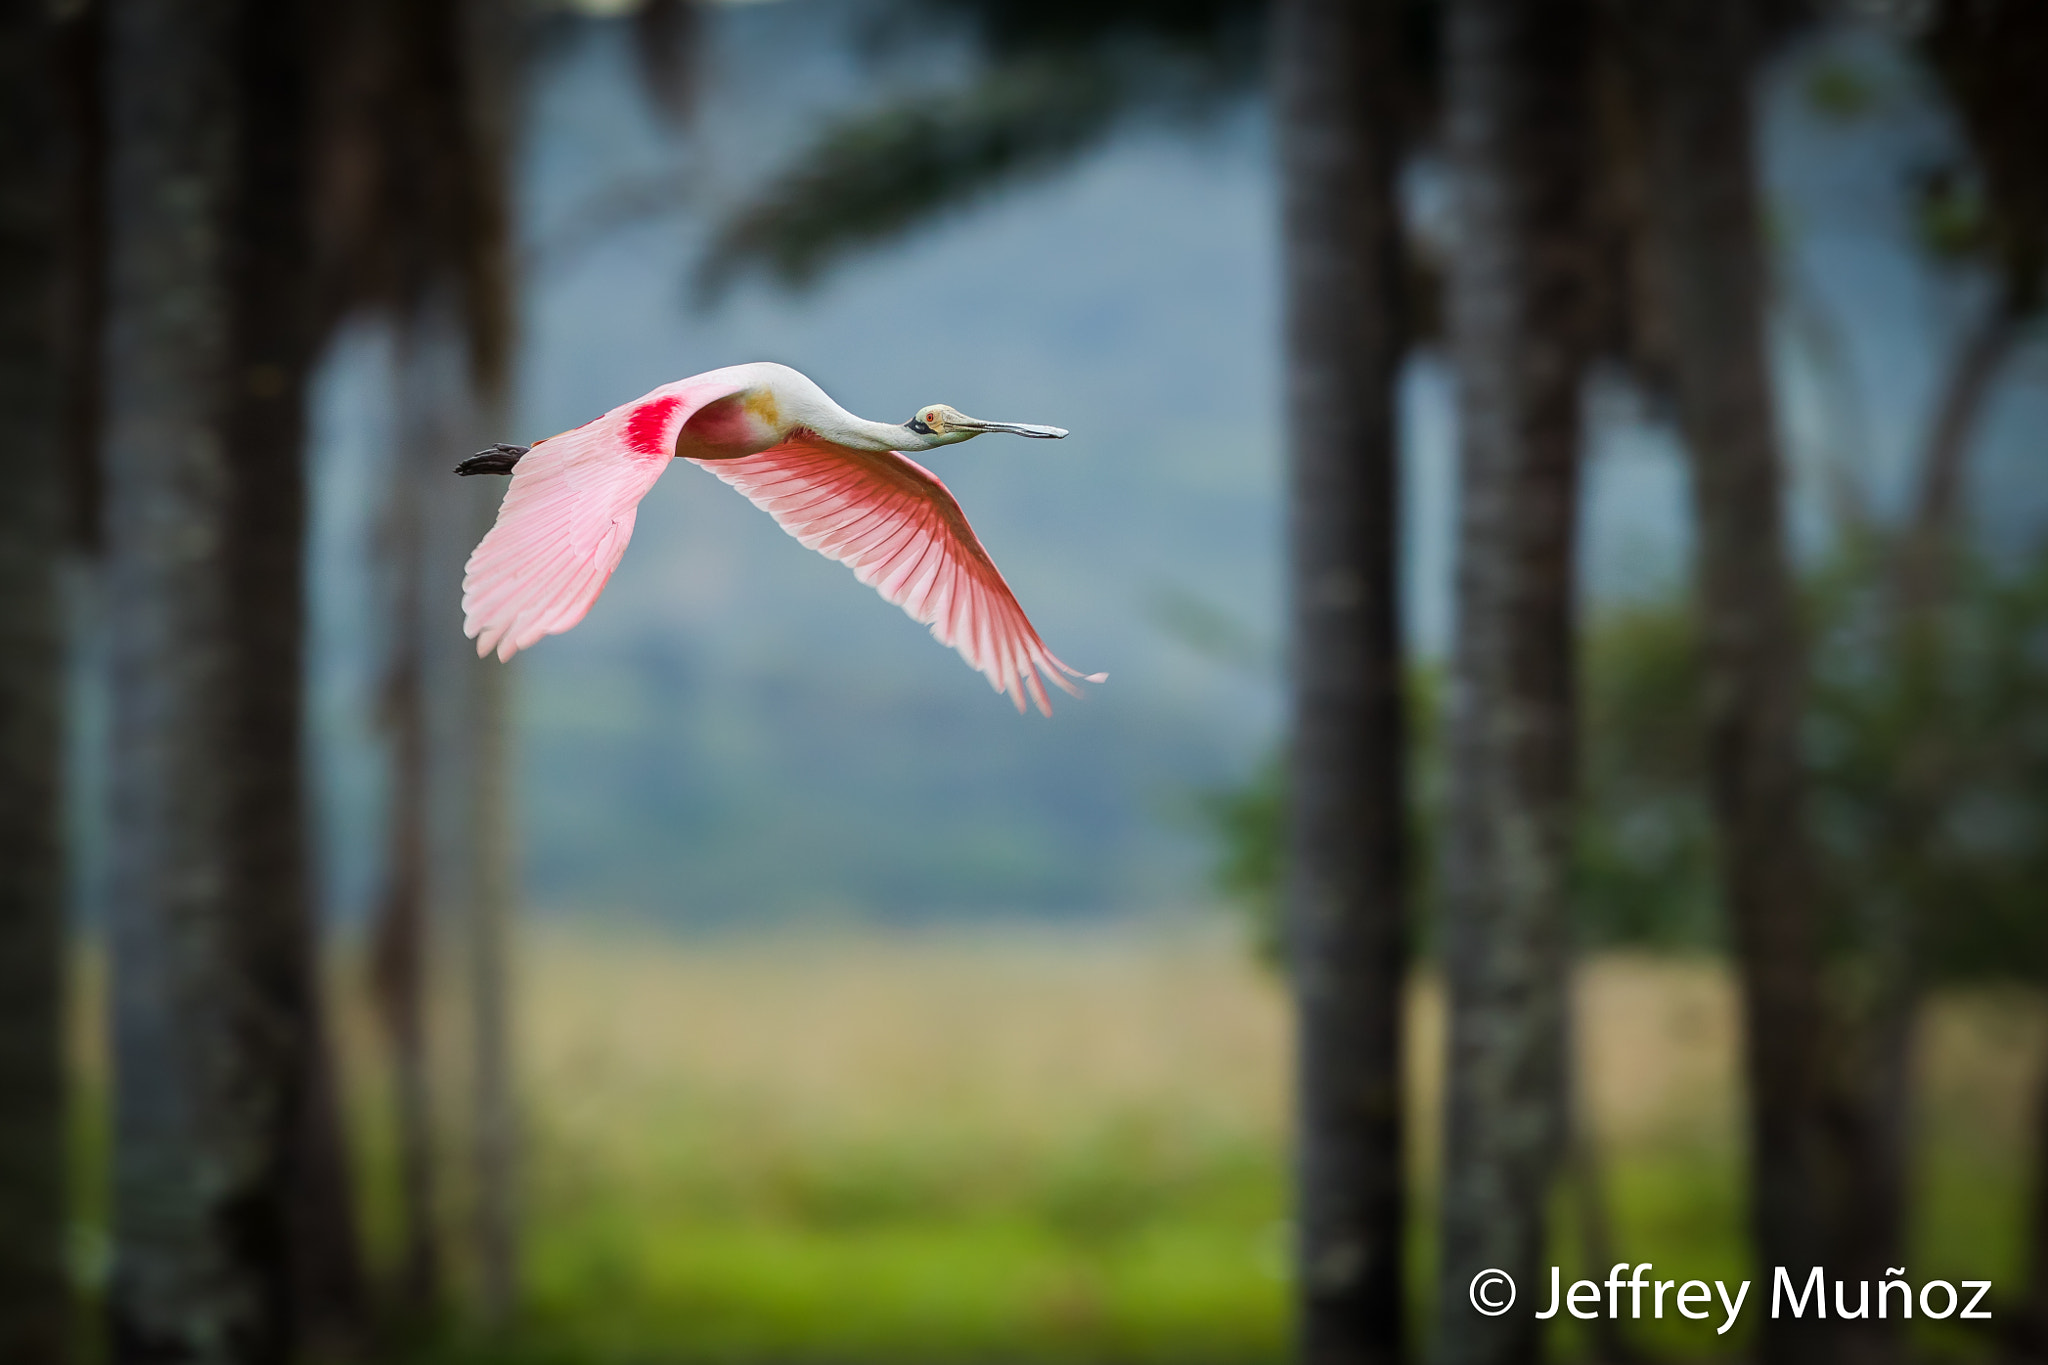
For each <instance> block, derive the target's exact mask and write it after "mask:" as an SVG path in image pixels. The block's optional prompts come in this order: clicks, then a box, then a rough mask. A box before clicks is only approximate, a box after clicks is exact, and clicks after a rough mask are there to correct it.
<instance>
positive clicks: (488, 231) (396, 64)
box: [320, 0, 525, 1322]
mask: <svg viewBox="0 0 2048 1365" xmlns="http://www.w3.org/2000/svg"><path fill="white" fill-rule="evenodd" d="M521 15H522V11H521V10H519V9H518V8H517V7H516V6H513V5H511V4H509V3H507V0H421V2H418V3H415V2H412V0H374V3H365V4H361V5H357V6H352V7H343V8H342V9H340V10H337V11H333V12H330V13H328V14H327V16H326V19H327V22H328V23H329V24H330V25H331V27H330V29H329V30H328V36H327V39H326V41H327V45H328V48H329V51H330V53H331V60H329V61H328V62H326V63H325V64H324V65H323V77H324V80H323V92H322V99H323V102H324V107H325V109H326V110H327V114H326V117H325V118H324V120H323V145H322V149H321V153H320V165H321V167H322V175H323V181H322V187H321V193H320V202H321V204H322V213H321V215H320V219H321V227H322V230H323V241H322V247H323V251H322V265H321V274H322V277H323V281H324V286H323V287H324V290H325V293H326V301H325V315H326V319H327V323H328V325H329V326H332V325H335V324H336V323H337V322H338V321H339V320H340V319H341V318H343V317H345V316H347V315H348V314H349V313H352V312H358V311H373V312H377V313H381V314H383V315H384V316H386V317H387V318H389V319H390V321H391V326H392V331H393V336H394V339H395V340H394V346H395V351H396V356H397V363H396V365H395V368H394V375H393V384H394V390H395V393H394V398H395V404H394V406H395V407H396V409H397V424H396V425H397V434H396V440H395V442H394V444H395V446H396V447H397V449H396V453H395V456H394V462H395V463H394V470H393V475H392V477H391V478H390V479H388V480H387V481H386V489H387V493H388V496H389V497H390V498H391V499H392V503H391V504H390V506H389V507H388V508H387V512H386V521H387V525H388V526H390V527H392V528H408V529H404V530H403V534H402V536H401V537H400V538H402V539H409V540H412V541H413V542H414V544H413V548H412V549H410V550H406V551H404V552H402V553H399V554H397V555H396V558H395V562H394V565H393V571H394V573H395V574H396V575H397V576H398V578H399V580H400V581H398V582H397V583H395V584H394V600H395V601H396V602H397V603H398V604H399V605H400V606H401V607H402V608H403V611H402V612H401V613H400V614H399V616H398V619H396V621H395V623H394V627H393V629H394V632H395V637H394V641H393V645H392V649H393V665H392V672H391V675H390V687H389V689H388V692H387V696H386V699H385V709H386V715H387V718H388V719H389V720H390V722H391V725H392V734H393V740H394V745H393V759H394V774H393V775H394V799H395V803H396V804H395V807H394V809H393V811H392V814H391V825H390V829H391V836H390V857H391V860H392V872H391V876H392V881H391V884H390V887H389V890H388V894H387V898H386V901H385V905H384V910H383V913H382V915H381V916H380V923H379V925H378V926H377V929H376V955H377V962H376V964H375V965H376V971H377V975H378V982H379V996H380V1001H381V1010H382V1013H383V1019H384V1028H385V1032H386V1037H387V1040H388V1042H389V1043H390V1046H391V1055H392V1063H393V1069H394V1076H395V1081H396V1086H397V1090H398V1092H399V1095H400V1105H399V1110H400V1119H399V1122H400V1129H401V1133H400V1147H401V1162H402V1165H403V1167H404V1170H405V1172H406V1174H405V1175H404V1177H403V1181H402V1183H403V1188H404V1189H405V1191H406V1194H405V1196H404V1197H405V1201H406V1206H407V1207H406V1213H405V1221H406V1225H407V1228H408V1232H407V1234H406V1235H407V1245H408V1248H409V1249H408V1251H407V1254H406V1266H405V1268H404V1269H403V1270H402V1272H401V1273H402V1277H403V1282H402V1284H401V1286H400V1290H399V1298H400V1300H401V1302H405V1303H408V1304H410V1305H413V1306H419V1305H421V1304H422V1303H423V1302H425V1301H428V1300H431V1298H432V1296H433V1289H432V1284H433V1281H434V1280H435V1279H436V1278H438V1276H439V1273H440V1272H439V1270H438V1269H436V1268H434V1262H435V1261H436V1260H437V1259H438V1256H439V1253H438V1251H437V1249H436V1245H435V1243H436V1240H437V1225H436V1223H435V1219H436V1218H437V1216H438V1210H437V1208H436V1207H435V1204H436V1195H435V1190H434V1186H435V1184H436V1181H435V1180H434V1170H433V1161H434V1153H433V1147H434V1143H433V1134H432V1131H431V1112H430V1111H431V1109H432V1104H431V1096H430V1095H429V1094H428V1093H427V1090H426V1087H427V1084H428V1081H429V1074H430V1073H429V1068H428V1062H427V1047H428V1038H427V1034H426V1027H427V1020H428V1011H427V1004H426V995H427V991H428V982H429V977H430V975H431V973H430V972H429V970H428V967H427V954H428V948H429V946H430V945H431V944H432V942H433V941H434V934H433V926H434V924H435V923H437V922H441V923H445V924H446V926H447V927H448V928H449V929H450V930H451V931H453V933H454V935H455V936H457V939H458V941H459V942H460V944H461V945H462V946H461V950H460V954H459V960H460V965H461V970H462V974H463V980H464V984H465V985H466V987H467V994H468V996H469V1000H470V1005H471V1008H470V1011H469V1018H468V1021H467V1022H468V1027H467V1028H466V1029H465V1030H464V1034H465V1038H464V1041H465V1042H467V1043H468V1045H469V1050H470V1067H469V1073H470V1075H469V1082H470V1085H469V1089H470V1096H469V1098H470V1101H471V1102H470V1105H469V1106H468V1107H469V1110H470V1115H469V1118H470V1123H469V1126H468V1132H467V1139H468V1151H467V1152H466V1157H467V1159H466V1160H465V1162H464V1163H463V1167H462V1173H463V1175H464V1176H465V1177H466V1180H465V1183H464V1185H463V1188H462V1189H461V1191H460V1193H462V1194H464V1195H466V1196H468V1198H469V1200H470V1204H471V1210H470V1211H471V1217H469V1218H468V1219H467V1220H466V1221H467V1231H468V1232H469V1233H470V1236H469V1237H468V1238H467V1241H468V1242H469V1244H470V1249H471V1250H472V1251H473V1253H474V1255H473V1256H472V1257H470V1258H469V1259H471V1260H472V1261H473V1262H474V1264H475V1266H476V1268H477V1271H478V1290H479V1297H480V1299H481V1303H482V1307H483V1311H484V1315H485V1317H486V1318H487V1319H488V1320H490V1321H492V1322H498V1321H502V1320H503V1319H504V1318H505V1317H507V1316H508V1315H509V1314H510V1312H511V1307H512V1304H513V1302H514V1299H515V1297H516V1293H515V1291H516V1275H515V1270H516V1262H517V1237H516V1230H517V1223H516V1218H515V1217H514V1199H513V1187H514V1172H513V1166H514V1152H515V1148H516V1144H515V1142H514V1122H513V1119H514V1114H513V1103H512V1085H511V1076H510V1070H511V1064H510V1045H509V1042H508V1034H509V1030H508V1026H507V1015H508V1010H509V1006H508V1003H507V1002H508V996H509V991H508V987H507V983H506V978H505V970H506V960H505V959H506V955H507V949H506V939H507V934H508V932H509V929H508V919H509V915H510V904H511V896H512V891H511V885H512V883H511V878H512V867H511V859H510V853H509V850H510V847H511V837H510V833H509V828H508V826H509V821H510V818H511V816H510V804H509V792H508V791H507V789H506V784H505V780H504V774H503V760H502V757H501V755H502V752H503V749H504V745H505V743H506V726H507V717H506V695H505V678H504V675H503V670H502V667H501V666H500V665H498V664H497V663H496V661H495V660H492V661H488V662H485V661H479V660H478V659H477V658H476V657H475V654H474V651H473V649H471V648H470V646H469V645H468V643H467V642H466V641H465V640H464V638H463V636H462V630H461V613H460V609H459V592H458V586H457V585H459V584H460V582H461V578H462V564H463V561H464V560H465V559H466V558H467V556H468V553H469V550H470V548H471V547H472V546H473V545H474V544H475V542H476V541H477V539H479V538H480V537H481V536H482V534H483V530H484V528H485V527H487V526H488V525H489V521H490V517H491V515H492V513H493V511H494V509H495V505H496V500H497V498H498V497H499V496H501V495H502V493H503V488H502V485H501V486H498V487H495V488H489V487H478V486H477V485H478V484H479V483H487V482H490V481H483V480H458V479H455V478H453V477H452V476H451V474H450V472H449V471H450V470H451V469H452V468H453V465H454V463H455V461H456V460H457V459H459V458H461V456H462V455H463V454H466V453H468V452H469V451H471V450H474V449H475V448H476V447H477V445H479V444H482V443H485V442H488V441H491V440H500V439H504V431H503V420H504V391H505V376H506V358H507V356H508V354H509V352H510V348H511V332H512V327H511V314H512V281H511V271H510V259H509V231H508V222H509V217H510V207H509V197H510V191H509V176H510V170H509V147H510V144H511V140H512V131H511V129H512V122H513V114H514V105H513V100H514V97H515V95H516V92H517V91H518V90H519V88H520V81H519V67H520V61H521V58H522V56H523V53H522V50H521V49H522V44H523V41H524V36H525V35H524V30H523V26H522V21H521ZM407 1096H410V1098H407Z"/></svg>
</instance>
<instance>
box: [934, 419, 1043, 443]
mask: <svg viewBox="0 0 2048 1365" xmlns="http://www.w3.org/2000/svg"><path fill="white" fill-rule="evenodd" d="M946 425H947V426H949V427H954V428H956V429H958V430H960V431H1007V432H1008V433H1010V435H1012V436H1029V437H1030V438H1031V439H1033V440H1034V441H1057V440H1059V439H1061V438H1062V437H1064V436H1065V435H1066V434H1067V429H1066V428H1065V427H1042V426H1038V425H1037V424H1035V423H1032V422H984V421H982V420H981V419H980V418H979V417H956V418H954V419H953V420H952V421H950V422H948V423H947V424H946Z"/></svg>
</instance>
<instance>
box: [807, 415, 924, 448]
mask: <svg viewBox="0 0 2048 1365" xmlns="http://www.w3.org/2000/svg"><path fill="white" fill-rule="evenodd" d="M831 425H832V428H833V429H832V430H830V431H819V432H818V434H819V435H820V436H822V437H824V438H825V439H826V440H828V441H834V442H837V443H838V444H840V445H843V446H849V447H851V448H852V449H854V450H875V451H881V450H929V449H931V448H932V447H933V446H934V445H937V444H938V441H937V440H935V439H934V438H933V437H930V436H920V435H918V434H917V433H916V432H914V431H912V430H911V429H910V428H909V427H905V426H898V425H896V424H895V423H892V422H870V421H869V420H868V419H867V418H865V417H855V416H853V415H852V414H851V413H848V414H847V415H846V416H844V417H842V418H840V419H839V420H838V421H836V422H833V423H832V424H831Z"/></svg>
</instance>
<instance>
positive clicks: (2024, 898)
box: [1807, 548, 2048, 981]
mask: <svg viewBox="0 0 2048 1365" xmlns="http://www.w3.org/2000/svg"><path fill="white" fill-rule="evenodd" d="M1952 572H1953V574H1954V577H1955V583H1954V587H1953V591H1952V592H1951V593H1950V594H1949V598H1948V602H1947V605H1946V606H1945V607H1944V609H1943V610H1942V611H1940V612H1939V613H1937V614H1933V615H1931V616H1930V617H1929V618H1928V619H1927V620H1926V621H1925V622H1923V623H1920V624H1919V625H1918V626H1917V627H1909V628H1906V629H1901V628H1900V627H1899V625H1898V624H1897V623H1896V622H1895V620H1894V618H1893V609H1892V599H1893V595H1894V583H1893V580H1892V577H1891V576H1890V575H1889V574H1888V573H1885V572H1884V571H1883V569H1882V567H1881V564H1880V562H1879V560H1878V557H1877V556H1876V555H1874V554H1872V553H1870V552H1868V551H1865V552H1862V553H1852V554H1850V555H1847V556H1845V557H1844V558H1843V560H1842V561H1841V562H1840V563H1838V564H1837V565H1836V566H1835V567H1834V568H1832V569H1831V571H1830V572H1829V573H1827V574H1825V575H1823V576H1821V578H1820V579H1819V580H1818V582H1817V583H1816V586H1815V591H1814V601H1815V609H1814V613H1813V614H1814V620H1815V623H1816V625H1815V648H1814V651H1813V658H1814V666H1813V705H1812V713H1811V717H1810V720H1809V727H1808V729H1809V734H1808V744H1807V750H1808V754H1809V758H1810V761H1811V768H1812V772H1813V780H1814V794H1813V801H1814V810H1813V815H1814V824H1815V830H1816V833H1817V835H1818V837H1819V838H1820V840H1821V842H1822V845H1823V847H1824V848H1825V850H1826V851H1827V852H1828V854H1829V855H1830V856H1829V860H1828V868H1829V873H1830V878H1831V881H1832V883H1833V885H1834V887H1835V889H1836V893H1837V899H1838V901H1839V902H1840V911H1841V913H1840V915H1839V917H1838V918H1839V920H1840V923H1839V924H1838V926H1837V938H1838V940H1839V942H1840V943H1841V944H1842V945H1843V946H1844V947H1845V948H1847V949H1848V950H1849V951H1852V952H1853V951H1855V950H1856V949H1857V948H1858V946H1859V945H1860V944H1861V943H1862V941H1863V940H1864V939H1866V938H1868V937H1870V936H1871V934H1872V932H1873V930H1881V929H1882V927H1883V924H1882V917H1884V916H1888V915H1889V916H1904V917H1906V918H1907V922H1908V923H1909V925H1910V928H1909V929H1908V930H1907V931H1906V932H1907V940H1906V946H1907V949H1908V950H1909V951H1911V952H1912V953H1913V954H1914V955H1915V956H1916V957H1917V958H1918V960H1919V963H1920V967H1921V970H1922V971H1924V972H1926V973H1928V974H1930V975H1932V976H1935V977H1937V978H1941V979H1950V980H1957V979H1962V980H1975V979H2000V978H2002V979H2008V980H2026V981H2040V980H2042V979H2043V978H2044V975H2048V923H2044V921H2043V918H2042V916H2041V913H2040V907H2041V887H2042V885H2043V884H2044V878H2048V548H2044V549H2043V550H2041V551H2039V552H2037V553H2036V554H2035V555H2034V556H2033V557H2032V558H2031V559H2030V560H2027V561H2023V562H2020V563H2018V564H2014V565H2010V566H2005V567H2000V566H1997V565H1993V564H1989V563H1985V562H1982V561H1967V560H1966V561H1964V562H1961V563H1959V564H1957V565H1955V566H1954V568H1953V570H1952Z"/></svg>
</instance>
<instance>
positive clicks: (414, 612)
mask: <svg viewBox="0 0 2048 1365" xmlns="http://www.w3.org/2000/svg"><path fill="white" fill-rule="evenodd" d="M409 352H410V348H405V349H402V350H401V351H400V352H399V354H398V355H397V357H396V368H395V372H394V378H396V377H397V376H398V375H403V374H405V373H407V372H408V371H409V370H410V369H411V368H412V365H411V362H412V359H413V357H412V356H411V355H410V353H409ZM403 410H404V409H403V407H402V406H401V411H403ZM412 444H413V443H412V441H410V440H409V439H406V437H405V436H404V435H402V436H401V438H400V441H399V443H398V445H399V452H400V453H399V456H398V458H397V459H395V460H394V462H393V463H394V466H395V467H394V468H393V469H392V471H391V473H390V475H389V476H388V477H387V479H386V481H385V482H386V490H387V491H386V500H385V509H384V526H383V538H382V544H381V547H380V548H381V549H382V551H383V557H384V562H385V563H386V564H387V565H389V566H390V571H391V574H392V582H391V585H390V588H391V608H390V612H389V619H390V620H391V621H392V622H393V623H394V628H393V630H392V633H391V641H390V659H389V662H388V664H387V666H386V673H385V680H384V695H383V699H382V705H381V706H380V708H379V711H380V718H381V721H382V724H383V728H384V731H385V734H386V736H387V737H388V739H389V742H390V746H391V751H390V764H391V766H390V774H391V786H390V793H391V794H390V796H389V798H388V799H389V802H390V806H389V809H388V812H387V816H386V827H387V829H388V831H389V833H388V836H387V839H386V855H385V856H386V871H385V877H386V884H385V890H384V899H383V903H382V905H381V906H380V907H379V908H378V913H377V921H376V924H375V926H374V928H373V930H372V948H371V955H372V961H371V974H372V979H373V985H374V989H375V995H376V1001H377V1008H378V1014H379V1022H380V1023H381V1025H382V1027H383V1030H384V1038H385V1045H386V1048H387V1051H388V1053H389V1055H390V1059H391V1076H392V1113H393V1116H394V1121H395V1126H396V1134H395V1138H396V1143H397V1149H398V1151H397V1162H398V1192H399V1224H400V1229H399V1246H400V1251H399V1265H398V1271H397V1283H396V1285H395V1293H394V1294H393V1298H394V1300H395V1306H396V1308H397V1309H398V1311H399V1313H400V1315H401V1316H402V1317H403V1318H404V1319H405V1320H406V1323H407V1325H408V1326H425V1325H427V1324H429V1323H431V1321H432V1320H433V1318H434V1317H435V1315H436V1314H437V1313H438V1311H439V1308H440V1300H441V1281H442V1264H441V1260H442V1253H441V1236H440V1195H439V1184H440V1182H439V1179H438V1174H437V1171H436V1153H435V1136H434V1104H433V1069H432V1065H431V1061H430V1055H429V1051H428V1046H429V1045H428V1032H427V1018H428V1010H427V998H428V971H429V968H428V963H429V960H430V955H431V953H430V947H431V944H432V941H433V935H432V932H431V916H430V914H429V906H430V904H431V897H432V877H431V874H430V870H429V863H430V859H429V857H428V839H429V831H428V820H429V813H430V811H431V809H432V795H431V787H430V781H431V771H430V768H429V761H428V760H429V742H430V736H429V733H428V725H427V700H426V676H425V673H426V670H425V660H424V658H423V654H424V650H425V640H424V638H423V636H424V631H423V630H422V624H423V622H422V613H421V599H422V597H423V595H424V588H425V579H426V565H425V563H424V556H425V553H426V548H425V544H424V535H423V530H424V528H423V525H422V523H423V520H424V518H423V516H422V513H421V509H422V507H423V506H425V505H426V504H428V503H429V502H430V500H431V497H430V495H431V492H432V490H433V486H432V485H428V484H427V483H426V480H427V479H428V478H429V477H432V476H433V475H435V474H439V473H441V472H442V471H441V470H439V469H434V470H431V471H430V470H428V469H426V468H422V467H420V466H421V464H422V461H420V460H419V459H418V458H416V457H415V455H414V452H413V450H412ZM438 482H439V481H438V479H437V480H436V484H438Z"/></svg>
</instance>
